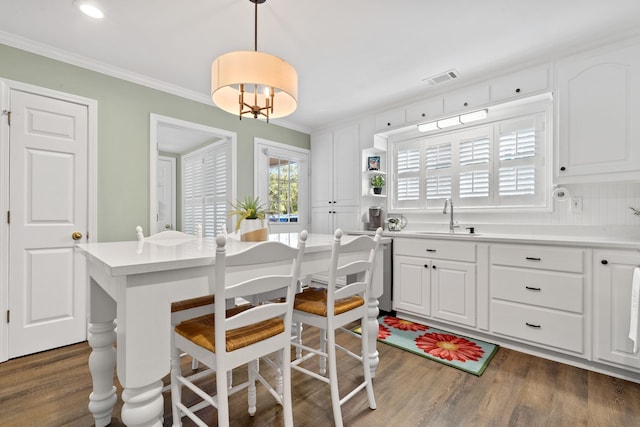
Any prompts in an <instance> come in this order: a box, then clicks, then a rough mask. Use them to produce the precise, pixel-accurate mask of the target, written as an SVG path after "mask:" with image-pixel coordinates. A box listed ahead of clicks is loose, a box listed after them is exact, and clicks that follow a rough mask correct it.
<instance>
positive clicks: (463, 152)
mask: <svg viewBox="0 0 640 427" xmlns="http://www.w3.org/2000/svg"><path fill="white" fill-rule="evenodd" d="M490 155H491V143H490V140H489V137H482V138H474V139H469V140H465V141H460V165H461V166H467V165H477V164H482V163H489V158H490Z"/></svg>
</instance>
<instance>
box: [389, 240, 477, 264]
mask: <svg viewBox="0 0 640 427" xmlns="http://www.w3.org/2000/svg"><path fill="white" fill-rule="evenodd" d="M393 251H394V252H395V253H396V254H398V255H410V256H415V257H424V258H434V259H448V260H452V261H467V262H475V260H476V245H474V244H473V243H460V242H451V241H446V240H429V239H393Z"/></svg>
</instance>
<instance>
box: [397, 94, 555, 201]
mask: <svg viewBox="0 0 640 427" xmlns="http://www.w3.org/2000/svg"><path fill="white" fill-rule="evenodd" d="M550 117H551V103H550V102H549V100H548V99H547V100H546V101H545V102H535V103H531V104H528V105H524V106H523V105H518V106H515V107H512V108H508V107H503V108H498V109H496V110H495V111H494V110H491V111H490V114H489V116H488V118H487V119H486V120H484V121H483V122H482V123H480V124H477V125H474V126H471V125H467V126H464V127H462V126H458V127H457V128H455V129H452V130H449V129H446V130H439V131H435V132H431V133H429V134H418V133H417V132H416V131H413V132H408V133H404V134H397V135H392V136H391V137H390V139H389V141H390V143H391V144H390V146H391V150H390V152H391V159H390V160H391V161H390V165H391V169H392V170H391V174H392V177H393V182H392V183H391V186H390V190H391V193H392V194H391V199H390V203H391V208H392V209H395V210H400V209H405V210H430V209H434V210H435V209H442V206H443V204H444V200H446V199H451V200H452V201H453V203H454V205H455V206H456V208H462V209H468V210H471V209H474V210H476V209H477V210H488V209H500V210H504V209H512V210H515V209H523V208H526V209H528V210H531V209H548V207H549V203H550V202H549V200H550V187H551V169H550V168H551V164H552V163H553V162H552V161H551V155H550V152H551V148H550V147H551V142H552V137H551V134H550V128H551V119H550Z"/></svg>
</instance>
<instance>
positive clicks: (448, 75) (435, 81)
mask: <svg viewBox="0 0 640 427" xmlns="http://www.w3.org/2000/svg"><path fill="white" fill-rule="evenodd" d="M459 76H460V74H458V72H457V71H456V70H449V71H447V72H444V73H442V74H438V75H436V76H432V77H428V78H426V79H424V80H423V81H424V82H427V83H429V84H430V85H432V86H435V85H439V84H440V83H444V82H448V81H449V80H453V79H457V78H458V77H459Z"/></svg>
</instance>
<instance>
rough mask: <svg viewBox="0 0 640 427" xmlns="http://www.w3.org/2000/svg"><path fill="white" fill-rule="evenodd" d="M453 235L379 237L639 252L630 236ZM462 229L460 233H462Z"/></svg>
mask: <svg viewBox="0 0 640 427" xmlns="http://www.w3.org/2000/svg"><path fill="white" fill-rule="evenodd" d="M456 231H457V232H456V233H454V234H450V233H448V232H441V231H421V230H403V231H388V230H387V231H385V232H384V233H383V236H385V237H391V238H397V237H407V238H416V239H439V240H455V241H459V242H462V241H464V242H466V241H468V242H485V243H523V244H547V245H554V246H582V247H584V246H590V247H598V248H612V249H637V250H638V251H640V240H638V239H636V238H635V237H634V236H630V237H626V236H620V235H595V236H594V235H584V234H575V235H566V234H564V235H563V234H558V235H554V234H524V233H523V234H511V233H509V234H501V233H482V232H478V233H474V234H470V233H469V232H468V231H466V230H456ZM463 231H464V232H463ZM348 233H349V234H370V233H373V232H372V231H349V232H348Z"/></svg>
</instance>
